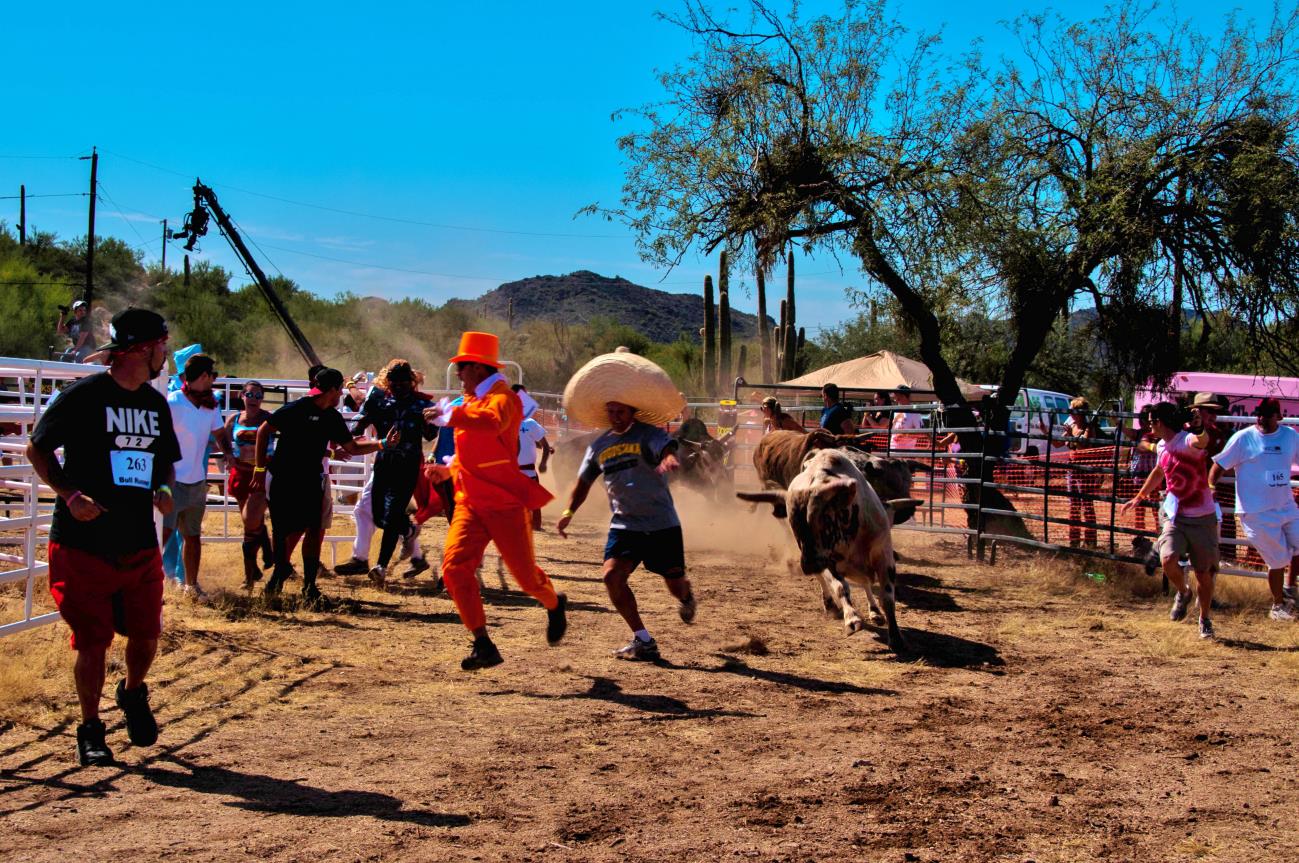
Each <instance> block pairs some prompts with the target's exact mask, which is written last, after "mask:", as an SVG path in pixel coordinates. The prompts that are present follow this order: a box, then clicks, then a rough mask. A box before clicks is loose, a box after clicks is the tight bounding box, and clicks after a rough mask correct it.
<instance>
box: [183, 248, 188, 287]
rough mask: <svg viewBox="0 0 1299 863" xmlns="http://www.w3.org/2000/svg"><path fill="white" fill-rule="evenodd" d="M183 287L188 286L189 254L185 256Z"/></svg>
mask: <svg viewBox="0 0 1299 863" xmlns="http://www.w3.org/2000/svg"><path fill="white" fill-rule="evenodd" d="M184 284H185V287H187V288H188V287H189V255H186V256H185V283H184Z"/></svg>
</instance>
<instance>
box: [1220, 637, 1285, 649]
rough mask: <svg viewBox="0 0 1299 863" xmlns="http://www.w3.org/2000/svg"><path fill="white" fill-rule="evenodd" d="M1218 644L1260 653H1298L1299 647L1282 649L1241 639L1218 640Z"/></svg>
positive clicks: (1281, 647) (1278, 646)
mask: <svg viewBox="0 0 1299 863" xmlns="http://www.w3.org/2000/svg"><path fill="white" fill-rule="evenodd" d="M1218 643H1219V644H1221V645H1222V646H1223V647H1234V648H1236V649H1238V650H1254V651H1259V652H1262V653H1299V647H1296V646H1294V645H1290V646H1288V647H1283V646H1281V645H1277V644H1263V643H1262V642H1260V641H1248V640H1246V639H1243V638H1219V639H1218Z"/></svg>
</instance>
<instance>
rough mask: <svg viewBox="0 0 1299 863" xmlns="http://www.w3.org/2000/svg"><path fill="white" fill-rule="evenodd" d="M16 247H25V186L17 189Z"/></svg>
mask: <svg viewBox="0 0 1299 863" xmlns="http://www.w3.org/2000/svg"><path fill="white" fill-rule="evenodd" d="M18 245H20V246H25V245H27V185H26V184H23V185H21V186H19V187H18Z"/></svg>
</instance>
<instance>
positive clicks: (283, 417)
mask: <svg viewBox="0 0 1299 863" xmlns="http://www.w3.org/2000/svg"><path fill="white" fill-rule="evenodd" d="M314 371H315V374H314V375H313V376H312V378H311V389H310V390H309V391H308V392H307V394H306V395H305V396H303V397H302V398H300V399H298V400H297V401H293V402H290V403H289V404H287V405H285V406H284V407H282V408H280V409H279V410H277V411H276V412H275V413H273V414H271V418H270V419H268V420H267V421H266V422H264V423H262V425H261V427H260V428H259V429H257V454H256V456H255V461H254V466H253V479H252V483H251V485H250V488H251V489H252V490H253V491H260V490H261V489H263V488H265V487H266V470H267V458H266V452H267V450H268V449H269V448H270V443H271V435H273V434H278V435H279V439H278V441H277V442H276V444H275V455H274V457H272V458H271V460H270V472H271V477H272V479H273V480H274V481H273V482H272V483H271V485H270V490H269V497H270V509H271V527H272V528H273V533H274V547H275V570H274V571H273V572H272V573H271V577H270V580H269V581H267V582H266V593H267V595H269V596H274V595H275V594H277V593H279V592H280V588H281V587H283V586H284V580H285V578H287V577H288V574H289V571H290V568H289V560H290V558H292V556H293V549H294V548H295V547H297V544H298V541H299V540H301V541H302V596H303V598H304V599H305V600H307V601H308V602H311V603H317V602H319V601H320V600H321V595H320V588H318V587H316V573H317V572H318V571H319V569H320V548H321V546H322V545H323V544H324V541H325V528H326V525H325V515H324V514H325V493H326V492H325V488H326V482H327V480H326V476H325V464H324V462H325V458H326V456H327V455H328V454H329V447H330V445H331V444H332V445H334V446H336V447H338V448H339V449H342V450H343V451H344V452H347V453H349V454H351V455H365V454H367V453H372V452H377V451H378V450H380V449H382V448H383V447H384V446H395V445H396V444H397V442H398V439H399V436H400V432H398V431H396V430H394V433H392V434H390V435H389V436H388V439H385V440H383V441H378V440H366V439H364V438H353V437H352V435H351V433H350V432H349V431H348V429H347V423H346V422H344V421H343V415H342V414H340V413H339V412H338V404H339V402H341V401H342V400H343V374H342V372H340V371H338V370H337V369H329V368H321V369H316V370H314Z"/></svg>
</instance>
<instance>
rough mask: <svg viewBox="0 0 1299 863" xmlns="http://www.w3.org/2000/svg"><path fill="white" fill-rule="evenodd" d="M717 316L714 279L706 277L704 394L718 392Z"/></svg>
mask: <svg viewBox="0 0 1299 863" xmlns="http://www.w3.org/2000/svg"><path fill="white" fill-rule="evenodd" d="M716 338H717V316H716V309H715V307H714V306H713V277H712V276H704V394H705V395H712V394H713V393H714V392H715V391H716V390H717V344H716V341H715V339H716Z"/></svg>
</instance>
